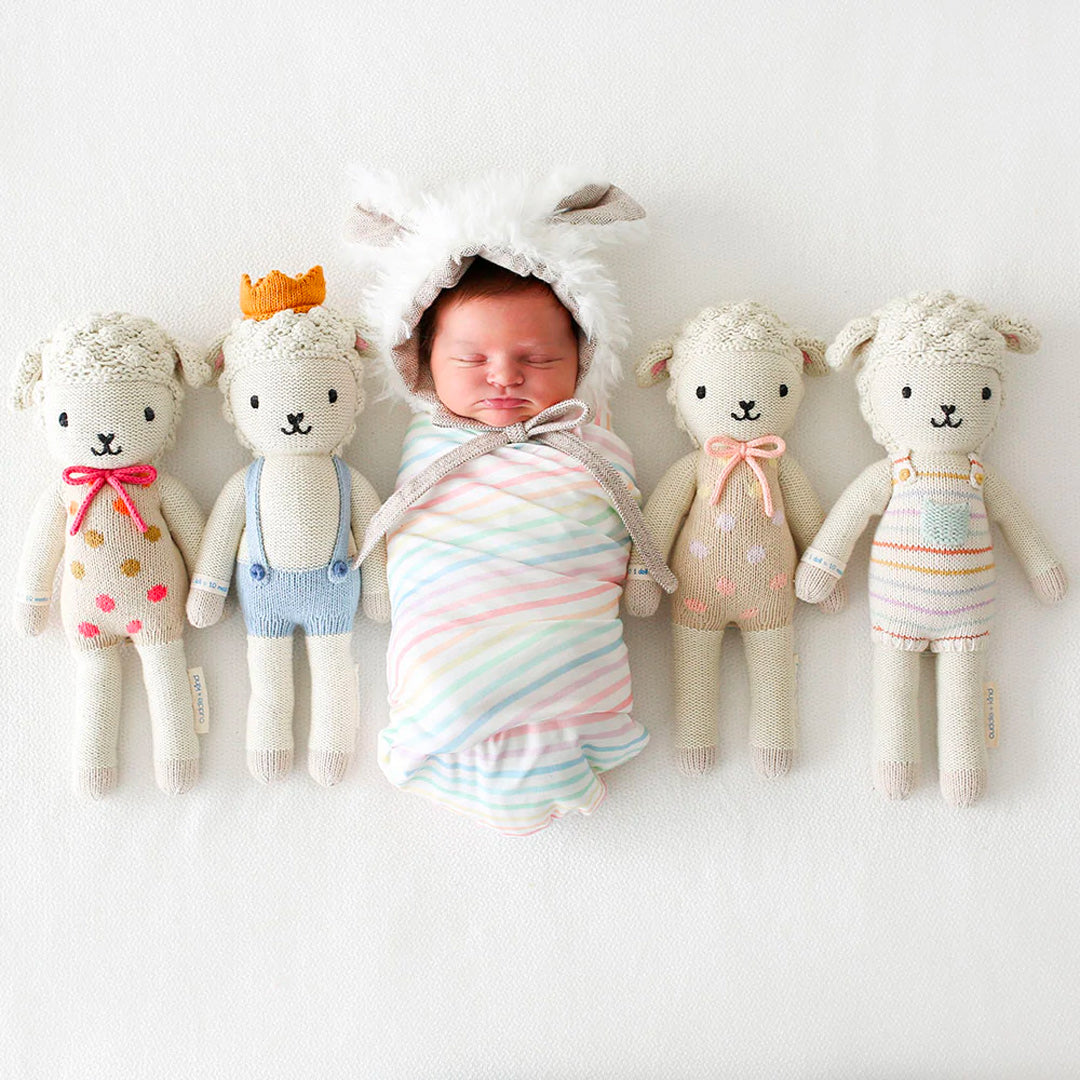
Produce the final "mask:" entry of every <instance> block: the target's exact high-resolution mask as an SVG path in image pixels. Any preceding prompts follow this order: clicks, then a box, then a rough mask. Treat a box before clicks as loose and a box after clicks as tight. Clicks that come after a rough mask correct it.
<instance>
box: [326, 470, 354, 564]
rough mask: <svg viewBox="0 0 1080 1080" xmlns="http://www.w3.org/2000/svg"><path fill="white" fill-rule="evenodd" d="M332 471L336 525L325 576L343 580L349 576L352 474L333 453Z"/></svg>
mask: <svg viewBox="0 0 1080 1080" xmlns="http://www.w3.org/2000/svg"><path fill="white" fill-rule="evenodd" d="M334 471H335V472H336V473H337V488H338V527H337V539H336V540H335V541H334V554H333V555H331V556H330V565H329V566H327V568H326V576H327V577H328V578H329V579H330V580H331V581H334V582H337V581H344V580H345V578H347V577H348V576H349V529H350V526H351V525H352V476H350V475H349V466H348V465H346V464H345V462H344V461H342V460H341V458H339V457H338V456H337V454H334Z"/></svg>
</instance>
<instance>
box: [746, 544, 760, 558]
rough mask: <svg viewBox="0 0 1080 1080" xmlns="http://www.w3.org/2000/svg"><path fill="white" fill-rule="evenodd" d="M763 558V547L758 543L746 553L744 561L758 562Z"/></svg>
mask: <svg viewBox="0 0 1080 1080" xmlns="http://www.w3.org/2000/svg"><path fill="white" fill-rule="evenodd" d="M764 558H765V549H764V548H763V547H762V546H761V545H760V544H755V545H754V546H753V547H752V548H750V550H749V551H747V553H746V561H747V562H748V563H759V562H761V560H762V559H764Z"/></svg>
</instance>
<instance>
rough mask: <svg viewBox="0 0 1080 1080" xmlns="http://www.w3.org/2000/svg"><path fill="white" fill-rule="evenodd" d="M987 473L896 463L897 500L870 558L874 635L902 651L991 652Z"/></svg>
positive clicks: (974, 463)
mask: <svg viewBox="0 0 1080 1080" xmlns="http://www.w3.org/2000/svg"><path fill="white" fill-rule="evenodd" d="M984 480H985V474H984V470H983V466H982V465H981V464H980V463H979V461H978V459H977V458H976V457H975V456H974V455H969V467H968V470H967V471H966V472H964V471H960V470H959V469H955V470H953V469H951V468H949V467H945V468H942V469H940V471H936V470H929V469H928V470H927V471H925V472H919V471H918V469H917V467H916V463H913V462H912V458H911V455H910V454H907V455H905V456H903V457H899V458H896V459H895V460H894V461H893V463H892V485H893V492H892V498H891V499H890V500H889V504H888V506H887V507H886V508H885V512H884V513H883V514H882V516H881V521H880V522H879V524H878V528H877V531H876V532H875V533H874V543H873V549H872V551H871V554H870V618H871V624H872V626H873V636H874V638H875V639H877V640H879V641H888V642H890V643H891V644H893V645H895V646H897V647H898V648H902V649H914V650H919V651H921V650H923V649H926V648H929V649H930V650H931V651H933V652H963V651H974V650H978V649H984V648H986V645H987V641H988V638H989V634H990V622H991V618H992V615H993V610H994V592H995V589H994V552H993V547H992V545H991V541H990V523H989V521H988V520H987V516H986V505H985V503H984V502H983V493H982V489H983V482H984Z"/></svg>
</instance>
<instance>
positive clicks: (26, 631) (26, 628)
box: [12, 600, 49, 637]
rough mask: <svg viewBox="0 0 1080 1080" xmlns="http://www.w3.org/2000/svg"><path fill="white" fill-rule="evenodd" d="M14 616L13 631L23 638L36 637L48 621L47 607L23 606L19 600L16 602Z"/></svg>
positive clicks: (41, 605)
mask: <svg viewBox="0 0 1080 1080" xmlns="http://www.w3.org/2000/svg"><path fill="white" fill-rule="evenodd" d="M14 616H15V617H14V619H13V620H12V621H13V622H14V623H15V629H16V630H17V631H18V632H19V633H20V634H22V636H23V637H37V636H38V634H40V633H41V631H42V630H44V629H45V624H46V623H47V622H48V621H49V605H48V604H24V603H23V602H22V601H21V600H17V601H16V602H15V611H14Z"/></svg>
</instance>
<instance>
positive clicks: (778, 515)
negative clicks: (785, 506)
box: [772, 510, 784, 525]
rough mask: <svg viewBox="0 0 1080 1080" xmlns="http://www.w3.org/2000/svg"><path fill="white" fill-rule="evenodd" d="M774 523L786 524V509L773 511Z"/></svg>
mask: <svg viewBox="0 0 1080 1080" xmlns="http://www.w3.org/2000/svg"><path fill="white" fill-rule="evenodd" d="M772 523H773V524H774V525H783V524H784V511H783V510H774V511H773V516H772Z"/></svg>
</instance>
